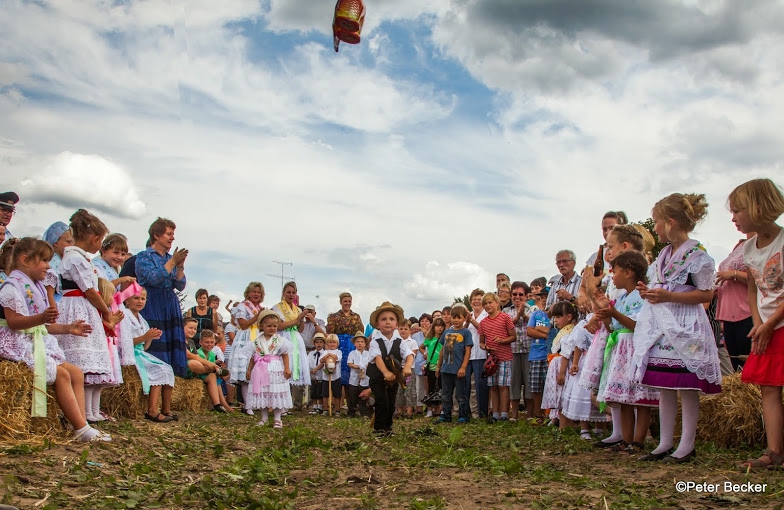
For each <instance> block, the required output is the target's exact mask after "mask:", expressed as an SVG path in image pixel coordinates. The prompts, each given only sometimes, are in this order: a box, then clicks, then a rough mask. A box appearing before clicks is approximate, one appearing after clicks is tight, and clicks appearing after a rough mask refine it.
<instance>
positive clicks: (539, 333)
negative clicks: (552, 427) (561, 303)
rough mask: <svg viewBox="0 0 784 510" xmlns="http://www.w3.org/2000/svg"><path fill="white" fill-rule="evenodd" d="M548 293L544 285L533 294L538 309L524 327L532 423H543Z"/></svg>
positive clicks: (548, 330) (548, 329)
mask: <svg viewBox="0 0 784 510" xmlns="http://www.w3.org/2000/svg"><path fill="white" fill-rule="evenodd" d="M549 293H550V289H549V288H547V287H545V288H544V289H542V290H540V291H539V292H537V293H536V294H534V303H535V305H536V307H537V308H538V310H536V311H535V312H533V313H532V314H531V318H530V319H528V327H527V328H526V333H527V334H528V338H530V339H531V350H530V351H529V352H528V361H529V362H530V369H529V371H528V376H529V378H530V381H529V384H530V388H531V396H532V397H533V399H534V416H533V420H534V423H536V424H540V425H541V424H543V423H544V415H543V414H542V394H543V393H544V381H545V379H546V378H547V354H548V352H549V349H548V348H547V336H548V335H549V333H550V317H548V316H547V312H545V311H544V310H545V306H546V304H547V295H548V294H549Z"/></svg>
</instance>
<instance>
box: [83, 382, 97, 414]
mask: <svg viewBox="0 0 784 510" xmlns="http://www.w3.org/2000/svg"><path fill="white" fill-rule="evenodd" d="M94 390H95V386H93V385H92V384H89V385H85V386H84V410H85V412H84V414H85V419H86V420H89V421H95V417H94V416H93V391H94Z"/></svg>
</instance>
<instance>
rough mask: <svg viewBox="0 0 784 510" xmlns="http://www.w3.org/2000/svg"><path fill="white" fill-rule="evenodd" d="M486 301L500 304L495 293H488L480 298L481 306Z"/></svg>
mask: <svg viewBox="0 0 784 510" xmlns="http://www.w3.org/2000/svg"><path fill="white" fill-rule="evenodd" d="M488 301H495V302H496V303H499V304H500V303H501V300H500V299H498V294H496V293H495V292H488V293H487V294H485V295H484V296H482V304H483V305H484V304H485V303H487V302H488Z"/></svg>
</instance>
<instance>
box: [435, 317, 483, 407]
mask: <svg viewBox="0 0 784 510" xmlns="http://www.w3.org/2000/svg"><path fill="white" fill-rule="evenodd" d="M444 310H446V309H444ZM450 312H451V313H450V319H449V320H450V321H451V322H452V325H451V327H450V328H449V329H447V330H446V331H444V334H443V335H442V336H441V339H440V340H439V342H440V343H441V346H442V347H441V352H440V353H439V355H438V366H437V367H436V377H439V376H440V377H441V416H440V417H439V418H438V422H440V423H448V422H451V421H452V399H453V398H454V393H455V392H457V405H458V412H459V415H458V418H457V423H468V422H469V421H470V420H471V408H470V407H469V406H468V394H467V392H466V389H465V385H466V384H470V383H471V382H470V381H469V380H468V379H466V367H467V366H468V360H469V359H470V358H471V348H472V347H473V345H474V341H473V339H472V338H471V332H470V331H469V330H468V329H467V328H465V327H464V325H465V320H466V317H468V309H467V308H466V307H465V306H464V305H462V304H456V305H455V306H453V307H452V308H451V310H450ZM480 325H481V323H480Z"/></svg>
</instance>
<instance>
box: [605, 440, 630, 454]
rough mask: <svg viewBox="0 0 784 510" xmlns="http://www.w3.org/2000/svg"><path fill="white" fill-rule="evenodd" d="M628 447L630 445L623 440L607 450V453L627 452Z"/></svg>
mask: <svg viewBox="0 0 784 510" xmlns="http://www.w3.org/2000/svg"><path fill="white" fill-rule="evenodd" d="M628 446H629V443H627V442H626V441H624V440H623V439H621V440H620V441H619V442H618V443H615V444H614V445H612V446H611V447H609V448H607V451H610V452H622V451H624V450H626V448H627V447H628Z"/></svg>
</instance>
